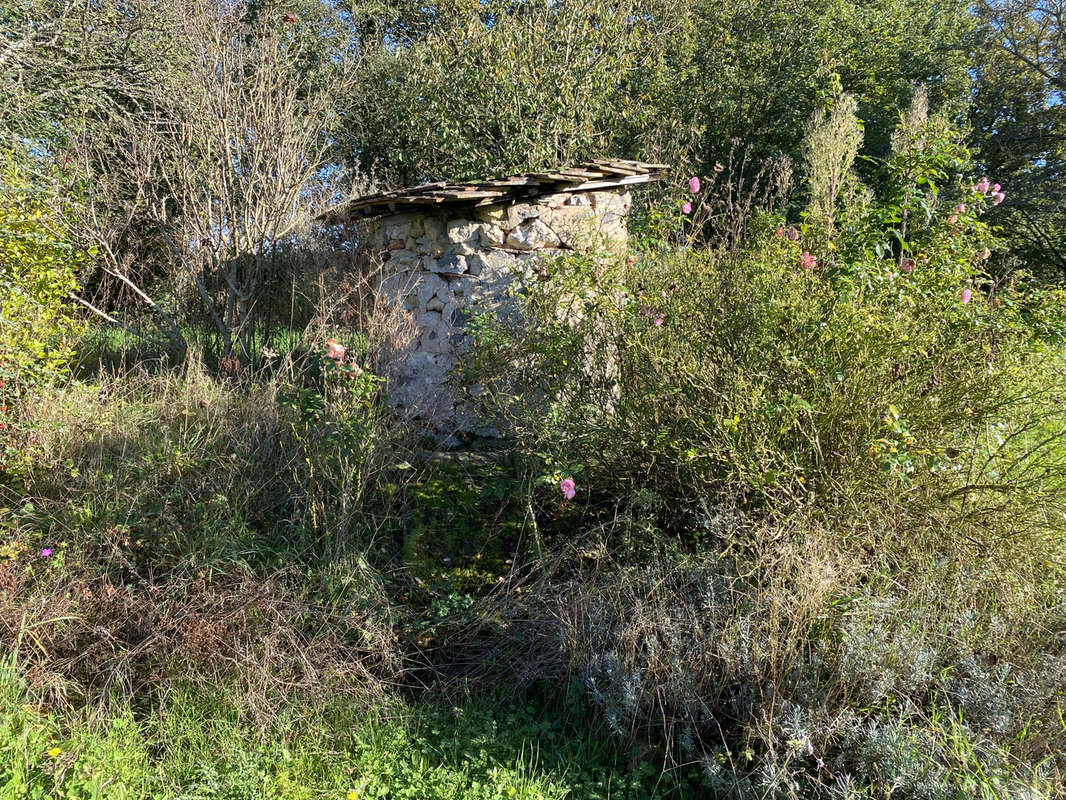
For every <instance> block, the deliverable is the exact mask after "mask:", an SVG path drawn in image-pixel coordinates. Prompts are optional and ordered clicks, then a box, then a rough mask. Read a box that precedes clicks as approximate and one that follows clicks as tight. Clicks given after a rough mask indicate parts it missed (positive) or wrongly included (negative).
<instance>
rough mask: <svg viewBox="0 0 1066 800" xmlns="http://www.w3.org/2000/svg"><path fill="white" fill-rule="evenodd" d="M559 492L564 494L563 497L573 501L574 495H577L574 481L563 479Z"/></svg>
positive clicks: (560, 482)
mask: <svg viewBox="0 0 1066 800" xmlns="http://www.w3.org/2000/svg"><path fill="white" fill-rule="evenodd" d="M559 491H560V492H562V493H563V497H565V498H566V499H567V500H573V499H574V495H576V494H577V486H576V485H575V484H574V479H573V478H563V479H562V480H561V481H559Z"/></svg>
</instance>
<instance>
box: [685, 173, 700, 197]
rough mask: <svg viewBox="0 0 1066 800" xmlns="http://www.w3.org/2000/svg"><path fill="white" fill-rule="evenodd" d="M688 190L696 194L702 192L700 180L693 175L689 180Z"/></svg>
mask: <svg viewBox="0 0 1066 800" xmlns="http://www.w3.org/2000/svg"><path fill="white" fill-rule="evenodd" d="M688 190H689V191H690V192H692V193H693V194H696V193H697V192H699V190H700V179H699V178H697V177H696V176H695V175H693V176H692V177H691V178H689V179H688Z"/></svg>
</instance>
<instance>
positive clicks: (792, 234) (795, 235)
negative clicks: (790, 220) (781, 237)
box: [788, 226, 800, 242]
mask: <svg viewBox="0 0 1066 800" xmlns="http://www.w3.org/2000/svg"><path fill="white" fill-rule="evenodd" d="M788 238H789V239H790V240H791V241H793V242H797V241H799V238H800V232H799V231H798V230H796V228H795V227H793V226H789V229H788Z"/></svg>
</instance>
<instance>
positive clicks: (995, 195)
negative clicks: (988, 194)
mask: <svg viewBox="0 0 1066 800" xmlns="http://www.w3.org/2000/svg"><path fill="white" fill-rule="evenodd" d="M1006 199H1007V195H1005V194H1003V192H992V205H994V206H998V205H999V204H1000V203H1002V202H1003V201H1004V200H1006Z"/></svg>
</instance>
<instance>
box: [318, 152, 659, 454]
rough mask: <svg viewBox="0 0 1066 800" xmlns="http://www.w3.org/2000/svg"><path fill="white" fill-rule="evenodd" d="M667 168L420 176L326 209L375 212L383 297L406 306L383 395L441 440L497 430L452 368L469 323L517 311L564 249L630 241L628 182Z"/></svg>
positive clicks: (615, 164)
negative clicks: (409, 338) (432, 179)
mask: <svg viewBox="0 0 1066 800" xmlns="http://www.w3.org/2000/svg"><path fill="white" fill-rule="evenodd" d="M663 168H664V167H663V165H658V164H641V163H640V162H634V161H599V162H592V163H590V164H586V165H582V166H581V167H575V168H570V169H564V170H560V171H558V172H553V173H529V174H526V175H516V176H511V177H509V178H501V179H495V180H490V181H483V182H480V183H473V184H461V185H457V184H443V183H438V184H426V185H424V186H421V187H415V188H413V189H407V190H401V191H398V192H390V193H384V194H380V195H374V196H371V197H368V198H361V199H357V200H355V201H352V202H351V203H350V204H349V205H348V206H347V207H345V208H342V209H341V210H339V211H337V212H333V213H332V214H330V215H328V217H327V219H330V218H331V221H334V222H340V221H343V220H345V219H347V218H351V217H355V216H373V217H376V219H374V221H373V223H372V225H371V227H370V241H369V244H370V246H371V247H372V249H373V250H374V251H375V252H376V253H378V254H380V257H381V259H382V262H383V269H382V273H381V274H382V278H381V284H380V287H379V298H380V301H381V302H385V303H390V304H395V305H396V306H397V307H402V308H403V309H404V310H406V311H407V312H409V313H410V314H411V315H412V316H413V318H414V322H415V325H416V328H417V338H416V340H415V342H414V344H413V345H412V346H411V348H410V349H409V350H408V351H407V352H405V353H403V354H402V355H401V356H400V357H399V358H397V359H396V360H395V363H394V364H393V365H392V366H391V367H390V374H388V375H387V377H388V379H389V384H388V386H389V390H388V391H389V402H390V403H391V404H392V406H393V408H394V409H395V410H396V411H397V412H398V413H399V414H401V415H402V416H404V417H406V418H409V419H416V420H421V421H423V422H425V423H427V425H428V426H429V427H430V428H431V429H432V430H433V431H434V433H435V434H436V436H437V438H438V439H439V440H440V441H443V442H448V441H452V442H455V441H457V440H458V439H459V437H461V436H462V435H464V434H466V435H469V434H473V435H476V436H496V435H498V434H499V431H497V430H496V429H494V428H493V427H492V426H491V424H490V423H487V422H486V421H485V420H482V419H480V418H479V417H478V415H477V414H476V413H475V412H474V410H473V407H472V406H473V403H471V402H470V400H469V398H470V396H471V395H475V396H476V395H477V393H478V390H479V387H476V386H460V385H458V383H457V381H456V380H455V378H454V375H453V370H454V368H455V367H456V365H457V364H458V362H459V357H460V355H461V354H462V353H463V352H464V351H465V350H466V349H467V348H469V347H470V346H471V337H470V335H469V333H468V323H469V321H470V320H471V319H472V318H473V317H474V316H475V315H477V314H479V313H482V312H490V313H493V314H497V315H504V316H505V317H506V316H511V315H515V316H513V317H512V318H513V319H515V320H516V321H518V320H517V316H516V315H517V314H518V303H517V299H516V293H517V290H519V289H520V288H521V287H522V286H523V285H525V284H527V283H529V282H532V281H535V280H537V279H538V277H539V271H540V270H541V269H543V268H544V265H545V264H546V263H547V262H548V261H550V259H551V258H553V257H555V256H558V255H560V254H562V253H564V252H568V251H569V252H574V251H577V252H588V251H603V250H613V251H622V252H624V250H625V248H626V219H627V216H628V214H629V210H630V206H631V197H630V195H629V193H628V191H627V189H628V187H629V186H630V185H631V184H637V183H646V182H648V181H651V180H655V179H657V178H658V177H659V173H660V170H661V169H663Z"/></svg>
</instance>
